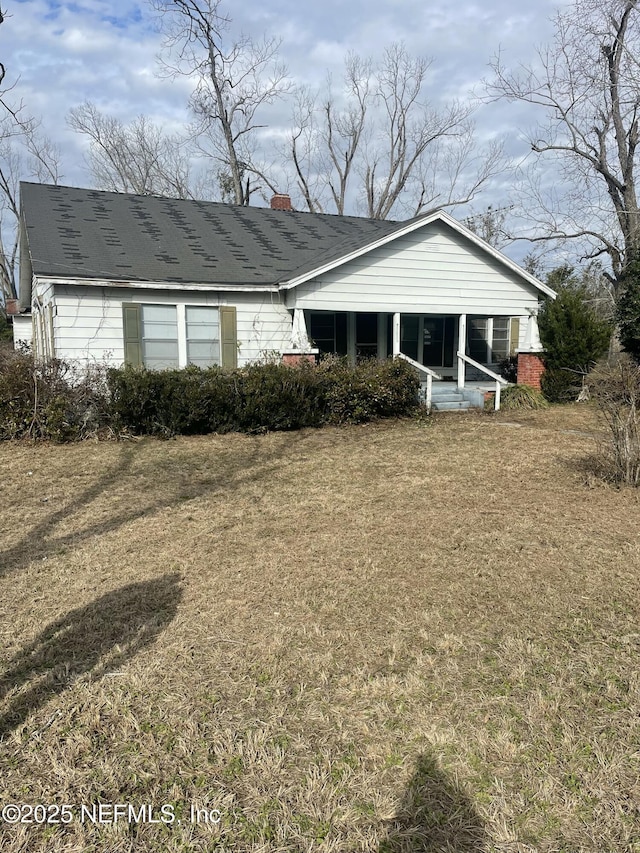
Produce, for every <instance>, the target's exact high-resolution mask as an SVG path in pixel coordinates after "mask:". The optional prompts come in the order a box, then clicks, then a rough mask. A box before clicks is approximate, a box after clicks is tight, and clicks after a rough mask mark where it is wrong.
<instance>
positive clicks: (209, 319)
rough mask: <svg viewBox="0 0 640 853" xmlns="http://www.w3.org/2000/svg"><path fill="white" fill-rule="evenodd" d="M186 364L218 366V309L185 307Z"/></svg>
mask: <svg viewBox="0 0 640 853" xmlns="http://www.w3.org/2000/svg"><path fill="white" fill-rule="evenodd" d="M186 324H187V362H188V363H189V364H196V365H197V366H198V367H211V365H213V364H220V325H219V323H218V309H217V308H208V307H206V308H205V307H203V308H200V307H196V306H194V305H187V310H186Z"/></svg>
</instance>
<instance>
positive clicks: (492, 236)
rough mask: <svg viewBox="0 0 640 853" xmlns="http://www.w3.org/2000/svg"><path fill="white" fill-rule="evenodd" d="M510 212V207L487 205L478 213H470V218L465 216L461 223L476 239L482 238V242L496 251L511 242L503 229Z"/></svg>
mask: <svg viewBox="0 0 640 853" xmlns="http://www.w3.org/2000/svg"><path fill="white" fill-rule="evenodd" d="M510 210H511V206H509V207H493V206H492V205H489V206H488V207H487V208H486V209H485V210H483V211H481V212H480V213H472V214H471V216H467V217H466V218H465V219H463V220H462V221H463V223H464V224H465V225H466V226H467V228H470V229H471V231H473V232H475V233H476V234H477V235H478V237H482V239H483V240H485V241H486V242H487V243H489V244H490V245H492V246H495V248H496V249H502V248H503V247H504V246H506V245H507V244H508V243H509V242H510V241H511V237H510V235H509V233H508V231H507V229H506V227H505V226H506V222H507V216H508V214H509V211H510Z"/></svg>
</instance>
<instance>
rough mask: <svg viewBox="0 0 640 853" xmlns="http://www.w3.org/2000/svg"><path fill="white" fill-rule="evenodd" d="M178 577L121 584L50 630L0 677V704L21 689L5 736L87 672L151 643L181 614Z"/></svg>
mask: <svg viewBox="0 0 640 853" xmlns="http://www.w3.org/2000/svg"><path fill="white" fill-rule="evenodd" d="M179 581H180V576H179V575H178V574H171V575H164V576H162V577H160V578H155V579H154V580H149V581H144V582H142V583H132V584H129V585H128V586H123V587H120V588H119V589H116V590H114V591H113V592H109V593H107V594H106V595H103V596H102V597H101V598H97V599H95V601H92V602H91V603H90V604H87V605H85V606H84V607H79V608H78V609H77V610H71V611H70V612H69V613H67V614H66V616H63V617H62V619H58V620H57V621H56V622H53V623H52V624H51V625H49V626H48V627H47V628H45V630H44V631H43V632H42V633H41V634H40V635H39V636H38V637H37V638H36V639H35V640H34V641H33V642H32V643H31V644H30V645H28V646H27V647H26V648H24V649H23V650H22V651H21V652H19V653H18V654H17V655H15V657H14V658H13V659H12V660H10V661H9V663H8V669H7V670H6V671H5V672H4V673H3V674H2V675H0V702H1V701H2V700H3V699H5V697H7V695H8V694H9V693H10V692H11V693H13V691H16V692H15V693H14V694H13V695H12V696H11V698H10V699H9V701H8V706H9V707H8V708H7V709H6V710H5V711H4V713H2V715H1V716H0V739H1V738H2V737H3V736H4V735H5V734H7V733H8V732H9V731H11V729H14V728H17V727H18V726H20V725H21V724H22V723H23V722H24V721H25V720H26V718H27V717H28V715H29V714H30V713H32V712H33V711H37V710H38V709H39V708H40V707H41V706H42V705H44V703H45V702H47V701H48V700H49V699H51V698H52V697H53V696H56V695H58V694H59V693H62V692H63V691H64V690H65V689H66V688H68V687H71V686H72V685H73V684H74V682H75V681H77V679H78V678H80V677H81V676H82V675H84V674H85V673H90V674H91V678H100V677H101V676H103V675H104V674H105V673H107V672H110V671H113V670H115V669H117V668H118V667H120V666H122V665H123V664H124V663H125V662H126V661H127V660H128V659H129V658H131V657H133V656H134V655H135V654H136V653H137V652H139V651H140V650H141V649H143V648H144V647H145V646H148V645H149V644H150V643H152V642H153V641H154V640H155V639H156V637H157V636H158V635H159V634H160V632H161V631H162V630H163V629H164V628H165V627H166V626H167V625H168V624H169V623H170V622H171V621H172V619H173V618H174V616H175V614H176V610H177V607H178V604H179V602H180V600H181V597H182V591H181V589H180V585H179Z"/></svg>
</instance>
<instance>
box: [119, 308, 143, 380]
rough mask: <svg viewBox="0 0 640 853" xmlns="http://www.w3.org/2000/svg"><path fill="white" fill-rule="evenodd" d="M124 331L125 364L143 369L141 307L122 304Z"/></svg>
mask: <svg viewBox="0 0 640 853" xmlns="http://www.w3.org/2000/svg"><path fill="white" fill-rule="evenodd" d="M122 328H123V331H124V363H125V364H126V365H128V366H129V367H142V363H143V359H142V323H141V318H140V306H139V305H133V304H125V303H123V304H122Z"/></svg>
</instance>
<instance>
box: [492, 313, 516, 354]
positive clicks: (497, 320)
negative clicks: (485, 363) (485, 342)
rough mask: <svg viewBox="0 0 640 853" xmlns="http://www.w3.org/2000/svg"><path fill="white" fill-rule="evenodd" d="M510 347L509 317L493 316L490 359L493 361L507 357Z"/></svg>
mask: <svg viewBox="0 0 640 853" xmlns="http://www.w3.org/2000/svg"><path fill="white" fill-rule="evenodd" d="M510 349H511V340H510V336H509V317H494V318H493V340H492V342H491V361H492V362H494V363H495V362H497V361H501V360H502V359H503V358H508V356H509V350H510Z"/></svg>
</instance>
